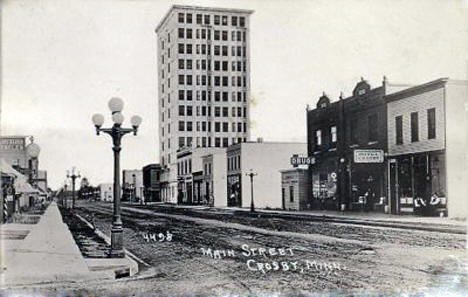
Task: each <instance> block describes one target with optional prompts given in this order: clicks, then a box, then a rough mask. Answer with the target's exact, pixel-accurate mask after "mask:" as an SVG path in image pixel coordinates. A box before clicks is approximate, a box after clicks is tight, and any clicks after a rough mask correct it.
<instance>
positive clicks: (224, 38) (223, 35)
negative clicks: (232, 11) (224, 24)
mask: <svg viewBox="0 0 468 297" xmlns="http://www.w3.org/2000/svg"><path fill="white" fill-rule="evenodd" d="M222 39H223V41H227V40H228V31H225V30H223V33H222Z"/></svg>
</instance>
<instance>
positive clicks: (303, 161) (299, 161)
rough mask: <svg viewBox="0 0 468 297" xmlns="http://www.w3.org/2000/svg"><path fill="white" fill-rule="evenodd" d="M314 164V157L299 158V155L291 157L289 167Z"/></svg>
mask: <svg viewBox="0 0 468 297" xmlns="http://www.w3.org/2000/svg"><path fill="white" fill-rule="evenodd" d="M312 164H315V158H314V157H299V155H293V156H292V157H291V165H292V166H293V167H297V166H299V165H312Z"/></svg>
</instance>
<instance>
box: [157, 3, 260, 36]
mask: <svg viewBox="0 0 468 297" xmlns="http://www.w3.org/2000/svg"><path fill="white" fill-rule="evenodd" d="M175 9H189V10H205V11H211V12H214V11H219V12H237V13H246V14H252V13H254V12H255V11H254V10H252V9H240V8H220V7H207V6H191V5H178V4H174V5H172V6H171V8H169V10H168V11H167V13H166V14H165V15H164V17H163V18H162V20H161V21H160V22H159V23H158V25H157V26H156V29H155V30H154V31H155V32H156V33H158V31H159V29H160V28H161V26H162V25H163V24H164V22H166V19H167V18H168V17H169V15H170V14H171V12H172V11H173V10H175Z"/></svg>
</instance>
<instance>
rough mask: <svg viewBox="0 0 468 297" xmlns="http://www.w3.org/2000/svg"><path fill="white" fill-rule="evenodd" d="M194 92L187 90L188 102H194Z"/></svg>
mask: <svg viewBox="0 0 468 297" xmlns="http://www.w3.org/2000/svg"><path fill="white" fill-rule="evenodd" d="M192 93H193V92H192V90H187V100H188V101H192Z"/></svg>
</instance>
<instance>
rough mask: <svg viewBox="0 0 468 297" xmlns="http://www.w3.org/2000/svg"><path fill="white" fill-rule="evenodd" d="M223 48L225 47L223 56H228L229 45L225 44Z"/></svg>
mask: <svg viewBox="0 0 468 297" xmlns="http://www.w3.org/2000/svg"><path fill="white" fill-rule="evenodd" d="M222 49H223V56H225V57H227V55H228V47H227V45H223V47H222Z"/></svg>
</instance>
